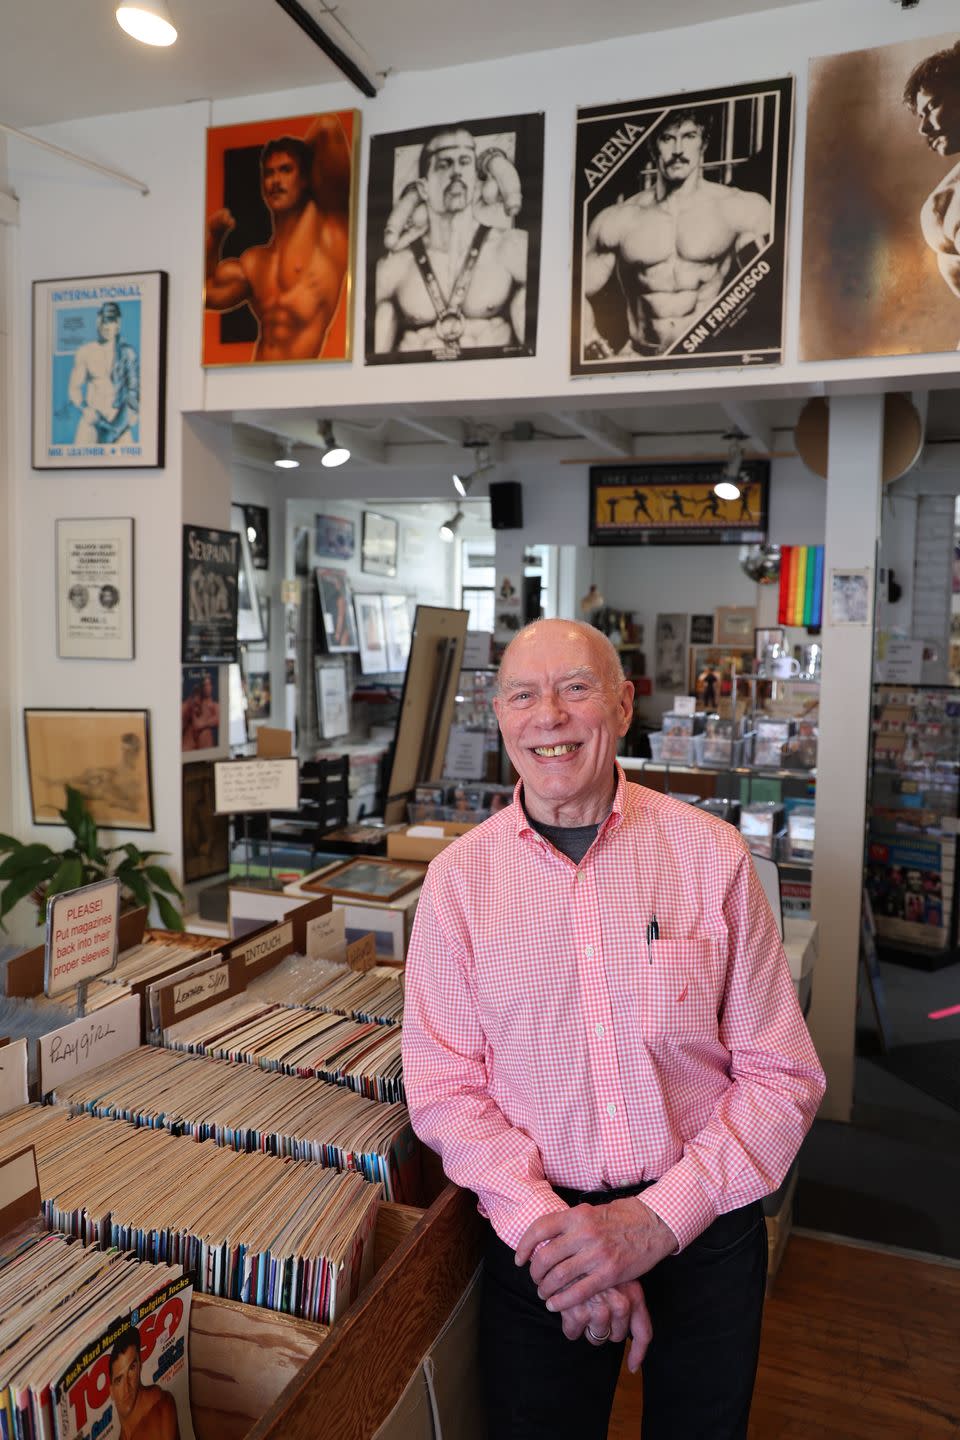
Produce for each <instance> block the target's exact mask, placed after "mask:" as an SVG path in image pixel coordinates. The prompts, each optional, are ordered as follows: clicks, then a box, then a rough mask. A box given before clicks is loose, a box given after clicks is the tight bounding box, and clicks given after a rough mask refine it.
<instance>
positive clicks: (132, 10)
mask: <svg viewBox="0 0 960 1440" xmlns="http://www.w3.org/2000/svg"><path fill="white" fill-rule="evenodd" d="M116 14H117V24H118V25H119V26H120V28H121V30H126V32H127V34H128V35H132V36H133V38H134V40H139V41H140V42H141V44H143V45H172V44H173V42H174V40H176V38H177V29H176V26H175V25H174V23H173V21H172V20H171V19H170V12H169V10H168V9H167V7H166V4H165V3H164V0H126V3H124V4H122V5H118V6H117V12H116Z"/></svg>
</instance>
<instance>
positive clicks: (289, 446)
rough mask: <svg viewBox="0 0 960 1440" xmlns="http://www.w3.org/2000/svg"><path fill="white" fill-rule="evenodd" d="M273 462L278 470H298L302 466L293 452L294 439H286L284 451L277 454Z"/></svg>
mask: <svg viewBox="0 0 960 1440" xmlns="http://www.w3.org/2000/svg"><path fill="white" fill-rule="evenodd" d="M273 463H274V465H276V467H277V469H278V470H298V469H299V468H300V461H299V460H298V459H297V457H296V455H294V453H293V441H292V440H284V442H283V451H282V452H281V454H279V455H278V456H277V458H276V460H274V462H273Z"/></svg>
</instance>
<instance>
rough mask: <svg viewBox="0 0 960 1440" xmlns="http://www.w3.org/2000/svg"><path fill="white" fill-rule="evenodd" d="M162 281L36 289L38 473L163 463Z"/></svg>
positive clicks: (113, 279)
mask: <svg viewBox="0 0 960 1440" xmlns="http://www.w3.org/2000/svg"><path fill="white" fill-rule="evenodd" d="M166 305H167V276H166V273H165V272H164V271H162V270H152V271H145V272H142V273H140V274H133V275H91V276H86V277H85V278H82V279H79V280H37V281H35V282H34V286H33V467H34V469H35V470H104V469H122V470H126V469H140V468H157V467H159V466H161V465H162V464H163V439H164V387H165V380H166Z"/></svg>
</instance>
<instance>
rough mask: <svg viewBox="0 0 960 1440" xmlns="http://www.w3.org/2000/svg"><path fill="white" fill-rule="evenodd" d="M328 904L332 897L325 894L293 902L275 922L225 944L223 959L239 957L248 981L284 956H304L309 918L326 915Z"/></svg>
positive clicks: (270, 967)
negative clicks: (284, 915)
mask: <svg viewBox="0 0 960 1440" xmlns="http://www.w3.org/2000/svg"><path fill="white" fill-rule="evenodd" d="M332 907H333V900H332V898H331V896H329V895H318V896H317V898H316V899H315V900H307V901H305V902H304V903H303V904H300V905H297V906H296V908H295V909H294V910H292V911H291V912H290V913H289V914H288V915H287V916H286V918H285V919H284V920H282V921H280V922H279V923H278V924H276V925H270V926H268V927H265V928H264V929H261V930H258V931H256V933H255V934H253V935H244V936H242V937H241V938H240V939H238V940H234V941H232V942H231V943H230V944H229V945H225V946H224V947H223V955H224V958H225V959H228V960H233V959H236V960H242V961H243V964H244V966H245V968H246V975H247V979H248V980H252V979H254V978H255V977H256V976H257V975H263V974H264V973H265V971H267V970H272V969H273V967H274V965H276V964H278V963H279V962H280V961H281V960H283V959H284V958H285V957H286V956H287V955H292V954H294V953H297V954H299V955H305V954H306V953H307V926H308V925H309V923H310V921H311V920H316V919H317V918H318V917H320V916H323V915H326V914H328V913H329V912H330V910H331V909H332Z"/></svg>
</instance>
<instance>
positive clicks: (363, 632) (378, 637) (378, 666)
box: [353, 594, 387, 675]
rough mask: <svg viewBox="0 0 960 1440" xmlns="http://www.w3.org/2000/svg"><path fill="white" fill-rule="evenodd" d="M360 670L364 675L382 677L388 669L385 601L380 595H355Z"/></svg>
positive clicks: (354, 606)
mask: <svg viewBox="0 0 960 1440" xmlns="http://www.w3.org/2000/svg"><path fill="white" fill-rule="evenodd" d="M353 608H354V609H355V610H356V612H357V638H358V640H359V642H360V669H361V670H362V671H363V673H364V675H382V674H383V673H384V671H385V670H386V669H387V641H386V636H385V634H384V628H383V601H382V600H381V598H380V596H379V595H363V594H360V595H356V594H355V595H354V597H353Z"/></svg>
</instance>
